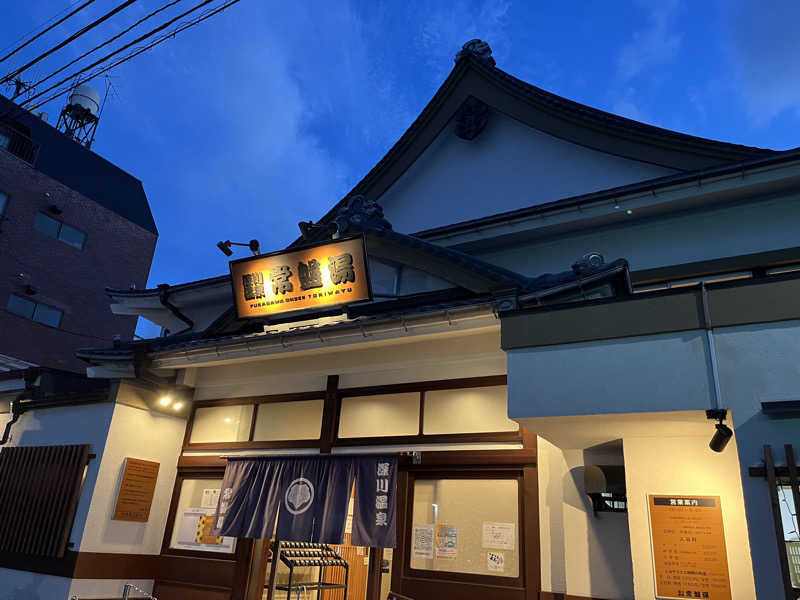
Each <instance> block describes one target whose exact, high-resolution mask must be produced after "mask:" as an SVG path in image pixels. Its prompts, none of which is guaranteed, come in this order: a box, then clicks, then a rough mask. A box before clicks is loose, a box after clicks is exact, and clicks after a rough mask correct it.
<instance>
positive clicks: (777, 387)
mask: <svg viewBox="0 0 800 600" xmlns="http://www.w3.org/2000/svg"><path fill="white" fill-rule="evenodd" d="M714 336H715V344H716V349H717V357H718V362H719V374H720V387H721V392H722V405H723V406H726V407H728V408H729V409H731V412H732V414H733V422H734V425H735V431H736V439H737V443H738V449H739V457H740V467H741V478H742V482H743V484H744V496H745V499H746V501H747V519H748V522H749V523H750V546H751V548H752V552H753V563H754V565H755V577H756V589H757V590H758V598H759V600H761V599H762V598H763V599H766V600H771V599H772V598H782V597H783V590H782V587H781V576H780V571H779V566H778V565H779V562H778V552H777V548H776V543H775V536H774V534H773V531H774V525H773V520H772V512H771V511H772V509H771V506H770V495H769V491H768V488H767V483H766V481H765V480H763V479H757V478H754V477H750V476H749V474H748V473H747V469H748V467H750V466H756V465H760V464H762V459H763V452H764V451H763V447H764V445H765V444H770V445H772V448H773V456H774V457H775V461H776V463H777V464H781V465H783V464H786V462H785V457H784V449H783V446H784V444H793V446H794V451H795V458H796V459H797V455H798V452H800V435H798V434H800V419H798V418H784V419H774V418H769V417H767V416H765V415H764V414H763V413H762V412H761V402H778V401H784V400H798V399H800V321H785V322H782V323H771V324H764V325H745V326H741V327H728V328H723V329H717V330H715V331H714ZM726 452H727V450H726Z"/></svg>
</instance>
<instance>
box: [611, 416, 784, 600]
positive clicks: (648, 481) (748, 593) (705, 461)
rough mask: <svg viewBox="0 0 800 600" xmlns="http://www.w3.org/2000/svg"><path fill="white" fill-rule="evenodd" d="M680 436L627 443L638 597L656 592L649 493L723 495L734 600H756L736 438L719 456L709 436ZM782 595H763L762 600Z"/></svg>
mask: <svg viewBox="0 0 800 600" xmlns="http://www.w3.org/2000/svg"><path fill="white" fill-rule="evenodd" d="M676 434H677V435H675V436H674V437H667V436H659V437H629V438H625V439H623V445H624V452H625V478H626V486H627V496H628V521H629V526H630V540H631V555H632V559H633V580H634V587H635V593H636V599H637V600H644V599H650V598H653V595H654V594H655V585H654V582H653V559H652V551H651V545H650V520H649V512H648V507H647V495H648V494H675V495H681V494H686V495H699V496H703V495H706V496H720V502H721V504H722V521H723V528H724V530H725V542H726V545H727V550H728V569H729V572H730V584H731V594H732V598H733V600H752V599H753V598H756V593H755V587H754V583H753V561H752V560H751V557H750V542H749V539H748V523H747V519H746V518H745V511H744V499H743V496H742V480H741V477H740V476H739V461H738V456H737V454H736V440H731V442H730V443H729V445H728V448H727V449H726V450H725V451H724V452H722V453H719V454H718V453H715V452H713V451H711V450H710V449H709V448H708V440H709V436H708V435H702V436H687V435H681V434H680V433H679V432H677V431H676ZM750 527H751V528H753V530H754V531H755V532H757V533H758V534H759V535H762V536H764V530H758V529H756V528H755V527H754V524H752V523H751V524H750ZM773 545H774V540H773ZM779 597H780V596H779V595H765V594H762V593H759V595H758V598H759V600H761V599H763V600H773V599H775V598H779Z"/></svg>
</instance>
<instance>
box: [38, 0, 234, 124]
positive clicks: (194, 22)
mask: <svg viewBox="0 0 800 600" xmlns="http://www.w3.org/2000/svg"><path fill="white" fill-rule="evenodd" d="M212 1H213V0H205V1H204V2H202V3H201V4H199V5H198V6H196V7H195V8H193V9H191V10H190V11H187V12H186V13H183V15H180V16H179V17H176V18H175V19H172V20H171V21H170V22H169V23H167V24H165V25H163V26H161V27H159V28H158V29H159V30H161V29H164V28H165V27H166V26H168V25H169V24H171V23H173V22H175V21H176V20H177V19H178V18H180V17H181V16H184V15H186V14H188V13H189V12H192V11H194V10H196V9H197V8H200V7H201V6H205V5H206V4H209V3H210V2H212ZM240 1H241V0H228V1H227V2H225V3H224V4H222V5H221V6H219V7H217V8H215V9H212V10H209V11H206V12H205V13H203V14H201V15H200V16H199V17H197V18H195V19H192V20H191V21H188V22H186V23H184V24H182V25H178V27H176V28H175V29H173V30H171V31H168V32H166V33H165V34H163V35H162V36H160V37H158V38H156V40H154V41H153V42H151V43H150V44H148V45H146V46H143V47H141V48H138V49H136V50H134V51H133V52H131V53H129V54H127V55H126V56H123V57H122V58H120V59H118V60H116V61H114V62H113V63H111V64H110V65H107V66H101V67H100V68H99V69H98V70H97V71H95V72H93V73H91V74H90V75H88V76H86V77H82V78H80V79H76V80H75V82H74V83H71V84H70V88H71V87H74V86H76V85H81V84H82V83H85V82H87V81H89V80H91V79H93V78H94V77H97V76H99V75H102V74H103V73H106V72H108V71H110V70H111V69H113V68H115V67H117V66H119V65H121V64H123V63H125V62H127V61H129V60H131V59H132V58H134V57H136V56H138V55H140V54H142V53H144V52H146V51H148V50H150V49H151V48H153V47H155V46H157V45H159V44H161V43H162V42H165V41H167V40H169V39H172V38H174V37H175V36H176V35H177V34H179V33H181V32H183V31H185V30H186V29H189V28H190V27H193V26H195V25H197V24H199V23H202V22H203V21H205V20H207V19H210V18H211V17H213V16H214V15H216V14H218V13H220V12H222V11H224V10H226V9H227V8H229V7H231V6H233V5H234V4H238V3H239V2H240ZM152 33H155V31H153V32H150V33H148V34H145V36H142V38H145V37H150V35H152ZM135 43H136V41H134V42H131V43H130V44H126V46H124V47H123V48H120V49H119V50H116V51H115V52H113V53H111V55H109V56H112V55H114V54H117V53H119V51H121V50H123V49H125V48H128V47H130V46H132V45H133V44H135ZM106 59H107V57H104V58H103V59H100V60H98V61H96V62H95V63H93V65H90V66H89V67H86V68H84V69H81V70H80V71H78V72H77V73H73V74H72V75H70V76H69V77H66V78H65V79H62V80H61V81H60V82H59V83H57V84H54V85H52V86H50V87H49V88H47V89H46V90H44V91H43V92H40V93H38V94H36V95H34V96H31V97H30V98H28V99H27V100H26V101H25V102H24V103H23V106H24V107H25V109H26V110H35V109H37V108H39V107H40V106H42V105H44V104H46V103H47V102H50V101H51V100H53V99H55V98H57V97H58V96H60V95H61V94H62V93H64V91H65V90H60V91H58V92H56V93H54V94H52V95H50V96H49V97H46V98H45V99H43V100H39V102H37V103H36V104H34V105H33V106H25V105H26V104H28V103H30V102H32V101H33V100H36V99H37V98H39V97H41V96H43V95H44V94H46V93H47V92H49V91H51V90H53V89H55V88H57V87H58V86H59V85H61V84H64V83H66V82H68V81H70V80H71V79H73V78H75V77H76V76H77V75H80V74H82V73H84V72H85V71H87V70H88V69H90V68H91V67H92V66H97V65H101V64H102V63H103V62H105V60H106ZM68 89H69V88H68Z"/></svg>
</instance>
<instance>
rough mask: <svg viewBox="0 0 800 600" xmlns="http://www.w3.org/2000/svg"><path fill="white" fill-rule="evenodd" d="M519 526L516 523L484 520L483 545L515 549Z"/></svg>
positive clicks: (485, 546) (501, 548)
mask: <svg viewBox="0 0 800 600" xmlns="http://www.w3.org/2000/svg"><path fill="white" fill-rule="evenodd" d="M516 532H517V526H516V525H515V524H514V523H493V522H491V521H484V522H483V544H482V545H483V547H484V548H495V549H499V550H513V549H514V538H515V537H516Z"/></svg>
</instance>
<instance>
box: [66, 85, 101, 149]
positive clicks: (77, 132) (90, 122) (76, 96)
mask: <svg viewBox="0 0 800 600" xmlns="http://www.w3.org/2000/svg"><path fill="white" fill-rule="evenodd" d="M106 97H108V87H106ZM104 103H105V101H104ZM100 108H101V104H100V94H99V93H98V92H97V90H95V89H94V88H92V87H91V86H88V85H86V84H81V85H78V86H75V87H74V88H73V89H72V92H71V93H70V95H69V99H68V100H67V105H66V106H65V107H64V108H62V109H61V114H60V115H59V116H58V123H57V125H56V127H57V128H58V129H60V130H61V131H63V132H64V134H65V135H67V136H69V137H71V138H72V139H73V140H75V141H76V142H78V143H79V144H82V145H84V146H86V147H87V148H91V147H92V142H94V135H95V133H96V131H97V123H98V121H99V120H100Z"/></svg>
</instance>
